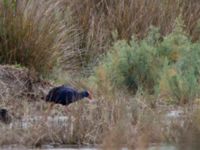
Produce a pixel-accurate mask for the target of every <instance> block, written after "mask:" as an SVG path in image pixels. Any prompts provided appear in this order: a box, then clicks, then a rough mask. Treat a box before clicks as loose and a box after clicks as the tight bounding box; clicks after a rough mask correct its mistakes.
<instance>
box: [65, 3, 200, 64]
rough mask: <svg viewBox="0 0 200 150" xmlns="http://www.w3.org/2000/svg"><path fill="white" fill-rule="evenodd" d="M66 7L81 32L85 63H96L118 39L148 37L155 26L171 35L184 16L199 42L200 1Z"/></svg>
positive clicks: (92, 4) (192, 34)
mask: <svg viewBox="0 0 200 150" xmlns="http://www.w3.org/2000/svg"><path fill="white" fill-rule="evenodd" d="M66 5H67V6H69V7H70V8H71V10H72V12H73V13H72V17H73V18H74V20H75V22H76V23H77V24H78V28H79V30H80V33H81V41H80V44H79V45H80V49H83V50H85V51H86V52H87V53H85V56H86V57H85V61H86V62H90V61H91V60H92V62H96V61H98V60H97V59H96V57H97V56H98V54H101V53H102V52H105V51H107V50H108V49H109V46H110V45H111V43H112V42H113V41H115V40H116V39H130V38H131V36H132V35H133V34H135V35H136V36H137V37H139V38H143V37H145V36H146V34H147V31H148V30H149V27H150V26H151V25H154V26H156V27H159V28H160V30H161V33H162V35H166V34H168V33H170V32H171V31H172V29H173V26H174V21H175V19H176V18H177V17H178V16H180V15H181V16H182V17H183V20H184V23H185V30H186V31H187V33H188V34H190V35H191V37H192V39H193V40H198V39H199V33H200V32H199V17H200V7H199V6H200V2H199V1H198V0H191V1H188V0H182V1H179V0H175V1H174V0H166V1H160V0H148V1H146V0H127V1H121V0H116V1H111V0H85V1H81V0H74V1H67V2H66Z"/></svg>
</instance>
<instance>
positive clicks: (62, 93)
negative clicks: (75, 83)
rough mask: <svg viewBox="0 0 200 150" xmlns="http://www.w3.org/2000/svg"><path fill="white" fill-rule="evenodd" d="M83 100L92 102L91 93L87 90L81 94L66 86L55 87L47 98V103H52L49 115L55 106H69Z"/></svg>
mask: <svg viewBox="0 0 200 150" xmlns="http://www.w3.org/2000/svg"><path fill="white" fill-rule="evenodd" d="M83 98H88V99H90V100H92V94H91V92H89V91H87V90H85V91H81V92H79V91H77V90H76V89H74V88H72V87H69V86H65V85H62V86H58V87H54V88H53V89H51V90H50V91H49V93H48V94H47V96H46V101H47V102H50V107H49V108H48V110H47V115H48V114H49V112H50V110H51V109H52V107H53V105H54V104H61V105H64V106H68V105H69V104H71V103H74V102H76V101H79V100H81V99H83ZM66 109H67V108H66Z"/></svg>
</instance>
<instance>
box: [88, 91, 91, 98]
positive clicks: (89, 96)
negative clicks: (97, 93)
mask: <svg viewBox="0 0 200 150" xmlns="http://www.w3.org/2000/svg"><path fill="white" fill-rule="evenodd" d="M88 93H89V96H88V98H89V99H90V100H92V92H91V91H88Z"/></svg>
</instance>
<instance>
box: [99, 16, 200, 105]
mask: <svg viewBox="0 0 200 150" xmlns="http://www.w3.org/2000/svg"><path fill="white" fill-rule="evenodd" d="M199 58H200V45H199V43H192V42H191V41H190V39H189V38H188V37H187V35H186V33H185V32H184V31H183V25H182V22H181V19H180V18H178V19H177V20H176V23H175V26H174V30H173V32H172V33H171V34H169V35H167V36H165V37H164V38H163V40H161V39H160V34H159V30H158V29H157V28H154V27H151V29H150V31H149V34H148V36H147V37H146V38H145V39H143V40H141V41H137V40H136V39H134V37H132V39H131V41H129V42H127V41H125V40H121V41H118V42H116V43H115V44H114V46H113V48H112V50H111V51H110V52H108V54H107V55H106V56H105V59H104V60H103V62H102V64H101V65H100V67H101V70H103V69H104V71H105V74H106V78H107V79H108V80H109V81H110V82H111V83H112V85H113V87H124V86H125V87H127V88H129V89H130V90H131V91H134V92H135V91H136V90H137V88H140V89H143V90H144V91H146V92H148V93H149V94H160V95H162V94H163V93H164V94H167V95H168V96H170V97H171V98H172V99H173V100H174V102H176V103H187V102H190V100H194V99H195V98H197V96H199V95H198V91H199V89H200V86H199V77H200V61H199ZM102 68H103V69H102ZM97 69H98V68H97ZM157 92H158V93H157ZM164 94H163V95H164Z"/></svg>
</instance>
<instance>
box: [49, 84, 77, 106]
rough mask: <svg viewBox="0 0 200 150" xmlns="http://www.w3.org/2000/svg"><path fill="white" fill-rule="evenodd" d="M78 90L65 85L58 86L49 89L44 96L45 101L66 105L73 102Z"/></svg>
mask: <svg viewBox="0 0 200 150" xmlns="http://www.w3.org/2000/svg"><path fill="white" fill-rule="evenodd" d="M77 94H78V92H77V91H76V90H75V89H73V88H71V87H67V86H58V87H55V88H53V89H51V90H50V91H49V93H48V95H47V97H46V101H49V102H54V103H59V104H62V105H68V104H70V103H72V102H73V99H74V97H76V95H77Z"/></svg>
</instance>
